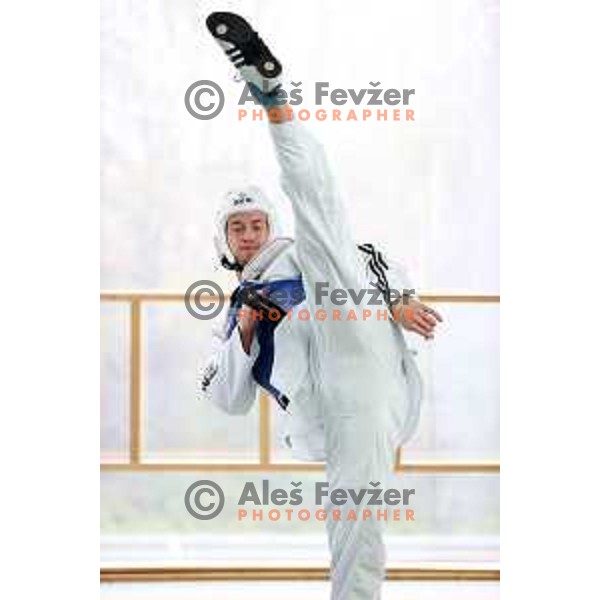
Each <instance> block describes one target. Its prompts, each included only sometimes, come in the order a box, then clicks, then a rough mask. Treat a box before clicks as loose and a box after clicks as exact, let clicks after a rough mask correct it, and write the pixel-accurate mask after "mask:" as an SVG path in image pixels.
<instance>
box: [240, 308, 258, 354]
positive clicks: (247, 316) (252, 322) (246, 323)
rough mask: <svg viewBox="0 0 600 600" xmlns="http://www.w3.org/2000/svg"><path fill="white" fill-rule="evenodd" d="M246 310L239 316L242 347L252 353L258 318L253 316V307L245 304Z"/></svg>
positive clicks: (247, 352) (246, 351)
mask: <svg viewBox="0 0 600 600" xmlns="http://www.w3.org/2000/svg"><path fill="white" fill-rule="evenodd" d="M242 310H243V311H244V312H243V314H242V316H241V317H240V318H239V321H238V325H239V329H240V339H241V342H242V348H243V349H244V352H245V353H246V354H250V348H251V347H252V339H253V338H254V330H255V329H256V319H255V318H253V316H252V309H251V308H249V307H247V306H245V307H244V308H243V309H242Z"/></svg>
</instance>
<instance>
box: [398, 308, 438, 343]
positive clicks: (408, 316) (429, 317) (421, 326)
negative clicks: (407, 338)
mask: <svg viewBox="0 0 600 600" xmlns="http://www.w3.org/2000/svg"><path fill="white" fill-rule="evenodd" d="M394 319H395V320H396V321H397V322H399V323H400V325H401V326H402V327H403V328H404V329H406V330H407V331H414V332H415V333H418V334H419V335H421V336H423V337H424V338H425V339H426V340H432V339H433V336H434V333H435V326H436V325H437V324H438V323H441V322H442V321H443V319H442V316H441V315H440V314H439V313H438V312H437V311H436V310H434V309H433V308H431V306H427V305H426V304H423V303H422V302H419V301H418V300H415V299H414V298H409V299H408V302H407V303H406V304H405V303H404V298H402V299H401V300H400V302H398V303H397V304H396V305H395V306H394Z"/></svg>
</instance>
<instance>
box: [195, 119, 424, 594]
mask: <svg viewBox="0 0 600 600" xmlns="http://www.w3.org/2000/svg"><path fill="white" fill-rule="evenodd" d="M269 128H270V131H271V134H272V138H273V141H274V144H275V149H276V153H277V158H278V162H279V165H280V167H281V170H282V184H283V189H284V191H285V192H286V194H287V196H288V197H289V199H290V201H291V204H292V208H293V213H294V218H295V232H296V237H295V241H294V242H293V243H288V244H285V243H281V241H280V240H273V241H272V242H271V243H270V244H267V246H266V247H265V249H264V250H263V251H261V253H260V254H259V255H258V256H257V257H255V258H254V259H253V260H252V261H251V262H250V263H249V264H248V265H247V266H246V268H245V269H244V271H243V272H242V280H244V279H245V278H246V277H248V276H250V277H251V278H252V279H254V280H259V281H273V280H279V279H289V278H293V277H297V276H301V277H302V281H303V285H304V289H305V294H306V298H305V300H304V301H302V303H301V304H299V305H298V306H296V307H294V309H293V310H294V312H293V314H292V318H291V319H288V318H287V317H286V318H284V319H283V320H282V321H281V322H280V323H279V325H278V326H277V328H276V329H275V333H274V341H275V356H274V362H273V370H272V376H271V383H272V384H273V385H274V386H275V387H276V388H278V389H279V390H281V391H282V392H284V393H285V395H286V396H287V397H288V398H289V399H290V404H289V414H288V413H286V412H284V411H283V410H282V409H281V408H279V406H278V405H276V404H275V406H276V410H277V411H278V413H280V417H281V418H280V432H279V435H280V439H281V440H283V441H285V443H286V444H287V445H288V446H290V447H291V448H292V451H293V453H294V456H295V457H296V458H299V459H303V460H311V461H319V460H323V461H325V463H326V474H327V480H328V482H329V490H330V491H331V490H333V489H336V488H345V489H348V488H352V489H357V490H359V489H368V488H369V486H370V485H371V484H372V483H377V482H380V483H381V485H382V486H384V485H385V482H386V479H387V478H388V477H389V474H390V473H391V471H392V469H393V463H394V449H395V448H397V447H399V446H401V445H402V444H404V443H405V442H406V441H407V439H408V438H409V437H410V436H411V435H412V433H413V432H414V429H415V427H416V424H417V421H418V415H419V406H420V402H421V380H420V376H419V373H418V370H417V368H416V365H415V362H414V359H413V357H412V355H411V352H410V351H409V350H408V349H407V347H406V344H405V341H404V338H403V333H402V330H401V328H400V327H399V325H398V324H397V323H394V322H393V321H392V320H391V318H390V320H384V319H383V318H380V319H377V318H376V317H377V311H378V310H379V311H380V314H381V313H383V312H384V311H385V310H386V305H385V303H383V302H382V304H380V305H369V304H368V302H369V298H372V296H371V295H370V294H365V295H364V298H363V299H362V301H360V302H358V303H356V302H353V301H351V300H350V299H349V300H348V301H347V303H346V304H345V305H344V306H340V305H338V304H334V303H333V302H332V301H331V292H332V291H333V290H334V289H336V288H341V289H344V290H348V289H350V288H351V289H352V290H355V292H356V293H357V292H359V291H360V290H363V289H373V285H374V284H376V278H375V276H374V273H373V270H372V269H371V268H369V267H368V265H367V259H368V256H367V255H366V254H364V253H363V252H361V251H360V250H358V248H357V245H356V244H355V242H354V241H353V240H352V238H351V236H350V234H349V226H348V223H347V219H346V209H345V207H344V205H343V204H342V202H341V200H340V198H339V195H338V192H337V191H336V188H335V185H334V181H333V180H332V175H331V173H330V171H329V168H328V165H327V161H326V158H325V154H324V151H323V148H322V146H321V145H320V143H319V142H317V141H316V140H315V139H314V138H313V137H312V135H311V134H310V133H309V132H308V131H307V130H305V129H304V128H303V127H302V125H301V124H300V123H298V122H296V121H295V120H294V121H290V122H285V123H281V124H270V125H269ZM278 244H279V247H280V251H279V252H278V251H277V246H278ZM281 248H283V249H281ZM263 257H264V260H263ZM261 262H262V264H261ZM389 267H390V268H389V270H387V278H388V282H389V287H390V288H393V289H396V290H399V291H400V292H402V290H403V289H409V285H408V282H407V281H406V278H405V276H404V273H403V270H402V269H401V268H399V267H394V265H391V264H390V265H389ZM317 282H327V283H328V285H329V287H328V291H329V294H328V295H327V296H325V297H324V298H323V299H322V302H321V304H317V303H316V300H317V298H316V294H315V284H316V283H317ZM303 308H306V309H307V310H308V315H309V316H310V318H309V319H307V320H300V319H299V318H297V317H298V313H299V311H300V310H302V309H303ZM320 309H322V310H325V311H326V317H325V318H324V319H323V320H317V319H316V318H315V315H316V313H317V311H319V310H320ZM364 309H368V310H371V311H372V317H371V318H366V319H363V313H362V311H363V310H364ZM334 310H337V311H341V319H340V320H334V319H333V311H334ZM351 310H353V311H354V312H355V314H356V316H357V320H347V316H348V314H349V312H350V311H351ZM305 314H306V313H305ZM258 352H259V347H258V343H257V340H256V339H254V341H253V343H252V346H251V349H250V354H246V353H245V351H244V350H243V348H242V345H241V341H240V336H239V332H238V331H236V330H234V331H233V332H232V334H231V335H230V337H228V338H227V336H226V335H225V333H224V328H223V333H222V334H215V336H214V354H213V357H212V359H211V362H210V364H209V366H208V367H207V368H206V366H205V365H204V367H205V368H203V369H201V370H199V372H198V382H197V388H198V395H199V397H202V398H205V397H208V398H209V399H210V400H211V401H213V402H214V403H216V404H217V405H218V406H219V407H220V408H221V409H223V410H224V411H226V412H227V413H230V414H244V413H246V412H248V411H249V410H250V408H251V407H252V405H253V403H254V401H255V400H256V397H257V393H258V391H259V387H258V385H257V384H256V382H255V381H254V379H253V375H252V372H251V369H252V366H253V364H254V361H255V360H256V357H257V356H258ZM363 504H364V503H363ZM361 506H362V505H358V506H357V505H356V504H353V503H351V502H349V503H348V504H347V505H345V506H335V507H334V506H333V505H331V504H329V505H328V504H327V503H326V504H325V506H324V508H325V510H326V511H327V512H329V511H330V510H331V509H332V508H336V509H341V511H342V517H341V519H340V520H339V521H334V520H332V519H330V518H327V519H326V523H327V531H328V541H329V549H330V552H331V584H332V588H331V598H332V599H335V600H358V599H360V600H366V599H369V600H372V599H377V598H379V597H380V590H381V583H382V580H383V578H384V577H385V548H384V544H383V525H384V524H383V523H382V522H380V521H377V520H375V519H374V518H373V519H366V520H361V518H360V517H358V520H356V521H353V520H350V521H346V520H345V519H344V513H345V512H347V511H348V510H355V511H358V510H360V508H361ZM380 508H385V507H380ZM375 513H376V510H375V509H374V510H373V515H375Z"/></svg>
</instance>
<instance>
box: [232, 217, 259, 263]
mask: <svg viewBox="0 0 600 600" xmlns="http://www.w3.org/2000/svg"><path fill="white" fill-rule="evenodd" d="M268 237H269V223H268V221H267V215H265V213H263V212H261V211H259V210H252V211H249V212H240V213H234V214H233V215H231V216H230V217H229V219H228V220H227V243H228V244H229V249H230V250H231V252H232V254H233V256H234V257H235V259H236V260H237V262H239V263H240V264H241V265H245V264H246V263H247V262H248V261H249V260H251V259H252V258H253V257H254V256H255V255H256V254H257V253H258V251H259V250H260V249H261V248H262V246H263V245H264V244H265V242H266V241H267V239H268Z"/></svg>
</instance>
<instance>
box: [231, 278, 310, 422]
mask: <svg viewBox="0 0 600 600" xmlns="http://www.w3.org/2000/svg"><path fill="white" fill-rule="evenodd" d="M258 292H260V293H258ZM305 298H306V294H305V292H304V286H303V285H302V278H301V277H297V278H294V279H279V280H277V281H268V282H261V281H243V282H242V283H241V284H240V285H239V286H238V287H237V288H236V289H235V291H234V292H233V294H232V295H231V301H230V304H229V314H228V318H227V338H229V337H230V336H231V333H232V332H233V330H234V329H235V328H236V326H237V323H238V312H239V310H240V308H242V306H243V305H245V304H246V305H249V306H250V307H251V308H252V309H253V310H257V311H258V310H260V311H261V312H260V315H261V317H262V318H257V322H256V329H255V336H256V341H257V342H258V345H259V352H258V356H257V357H256V360H255V361H254V365H253V366H252V376H253V377H254V381H256V383H257V384H258V385H260V386H261V387H262V388H263V389H264V390H266V391H267V392H269V394H271V395H272V396H273V397H274V398H275V400H276V401H277V403H278V404H279V406H281V408H283V410H286V409H287V406H288V404H289V403H290V399H289V398H288V397H287V396H286V395H285V394H284V393H283V392H281V391H280V390H278V389H277V388H276V387H275V386H274V385H273V384H272V383H271V374H272V372H273V362H274V360H275V335H274V333H275V329H276V328H277V325H279V323H280V322H281V320H282V319H283V318H284V317H285V312H286V311H288V310H291V309H292V308H293V307H294V306H297V305H298V304H300V303H301V302H302V301H303V300H304V299H305ZM277 313H278V314H277Z"/></svg>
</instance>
